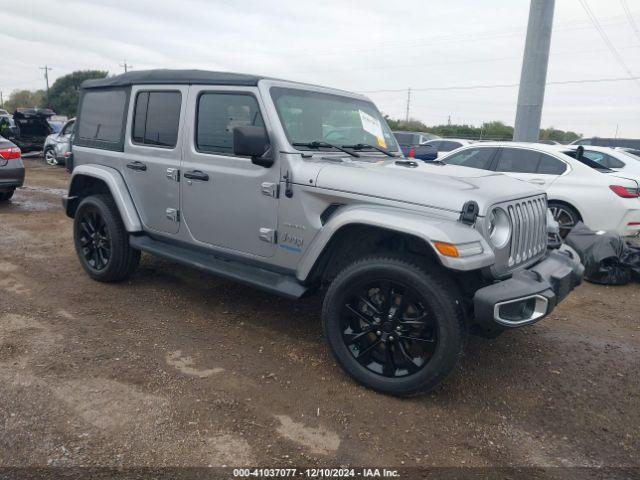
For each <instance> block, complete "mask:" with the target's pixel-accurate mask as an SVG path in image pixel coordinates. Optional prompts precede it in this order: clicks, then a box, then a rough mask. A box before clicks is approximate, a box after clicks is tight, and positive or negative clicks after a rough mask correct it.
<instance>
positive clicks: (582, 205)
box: [442, 142, 640, 236]
mask: <svg viewBox="0 0 640 480" xmlns="http://www.w3.org/2000/svg"><path fill="white" fill-rule="evenodd" d="M571 155H573V156H575V155H576V149H573V148H572V147H566V146H559V145H544V144H540V143H515V142H514V143H512V142H486V143H476V144H474V145H469V146H467V147H463V148H461V149H459V150H456V151H455V152H451V154H449V155H447V156H445V157H443V158H442V161H443V162H445V163H448V164H452V165H462V166H466V167H472V168H479V169H483V170H493V171H495V172H500V173H504V174H506V175H509V176H511V177H515V178H518V179H520V180H523V181H526V182H529V183H533V184H535V185H539V186H540V188H542V189H543V190H545V191H546V193H547V198H548V204H549V209H550V210H551V211H552V213H553V216H554V218H555V219H556V221H557V222H558V223H559V224H560V229H561V234H563V235H565V234H566V233H567V232H568V231H569V230H570V229H571V228H572V227H573V226H574V225H575V224H576V222H578V221H580V220H582V221H583V222H584V223H585V224H586V225H587V226H588V227H589V228H591V229H593V230H606V231H613V232H616V233H618V234H620V235H624V236H629V235H635V234H637V233H639V232H640V198H639V197H640V177H638V176H636V175H628V174H625V173H623V172H617V171H615V170H611V169H609V168H606V167H603V166H601V165H599V164H598V163H596V162H594V161H592V160H589V159H588V158H583V159H582V160H576V159H575V158H573V157H572V156H571ZM523 215H526V212H523Z"/></svg>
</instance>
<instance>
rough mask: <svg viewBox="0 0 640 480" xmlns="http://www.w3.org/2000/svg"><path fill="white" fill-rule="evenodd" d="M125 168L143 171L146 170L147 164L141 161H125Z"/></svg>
mask: <svg viewBox="0 0 640 480" xmlns="http://www.w3.org/2000/svg"><path fill="white" fill-rule="evenodd" d="M127 168H130V169H131V170H137V171H139V172H145V171H146V170H147V166H146V165H145V164H144V163H142V162H129V163H127Z"/></svg>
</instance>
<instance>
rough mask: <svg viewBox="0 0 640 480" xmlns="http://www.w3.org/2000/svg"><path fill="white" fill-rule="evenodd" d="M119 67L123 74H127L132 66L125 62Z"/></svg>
mask: <svg viewBox="0 0 640 480" xmlns="http://www.w3.org/2000/svg"><path fill="white" fill-rule="evenodd" d="M120 66H121V67H122V68H124V73H127V72H128V71H129V69H130V68H133V65H129V64H128V63H127V61H126V60H125V61H124V63H121V64H120Z"/></svg>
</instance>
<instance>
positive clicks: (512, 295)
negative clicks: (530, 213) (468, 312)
mask: <svg viewBox="0 0 640 480" xmlns="http://www.w3.org/2000/svg"><path fill="white" fill-rule="evenodd" d="M583 273H584V267H583V265H582V264H581V263H580V258H579V257H578V254H577V253H576V252H575V251H574V250H573V249H572V248H570V247H568V246H567V245H563V246H562V247H560V248H559V249H558V250H553V251H550V252H549V253H548V254H547V255H546V257H544V259H543V260H541V261H540V262H538V263H537V264H535V265H533V266H532V267H530V268H528V269H526V270H521V271H519V272H516V273H514V274H513V276H512V277H511V278H510V279H508V280H504V281H501V282H498V283H494V284H493V285H489V286H487V287H484V288H481V289H479V290H478V291H477V292H476V293H475V295H474V297H473V305H474V316H475V320H476V321H477V322H478V323H480V324H482V325H484V326H486V327H490V328H495V327H502V328H505V327H506V328H513V327H521V326H524V325H530V324H532V323H535V322H537V321H539V320H541V319H543V318H544V317H545V316H547V315H548V314H549V313H551V311H552V310H553V309H554V308H555V307H556V305H557V304H558V303H560V302H561V301H562V300H564V299H565V297H566V296H567V295H569V293H570V292H571V291H572V290H573V289H574V288H575V287H577V286H578V285H580V283H581V282H582V274H583Z"/></svg>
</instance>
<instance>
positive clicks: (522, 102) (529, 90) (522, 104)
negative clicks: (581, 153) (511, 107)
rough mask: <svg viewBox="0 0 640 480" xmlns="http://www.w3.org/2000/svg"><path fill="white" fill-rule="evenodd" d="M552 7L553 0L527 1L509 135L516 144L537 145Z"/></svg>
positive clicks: (545, 79) (547, 59)
mask: <svg viewBox="0 0 640 480" xmlns="http://www.w3.org/2000/svg"><path fill="white" fill-rule="evenodd" d="M554 8H555V0H531V7H530V9H529V23H528V25H527V39H526V42H525V46H524V57H523V59H522V72H521V74H520V89H519V91H518V108H517V110H516V122H515V128H514V132H513V140H514V141H516V142H537V141H538V137H539V136H540V119H541V117H542V104H543V102H544V88H545V84H546V82H547V66H548V64H549V47H550V46H551V29H552V26H553V10H554Z"/></svg>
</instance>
